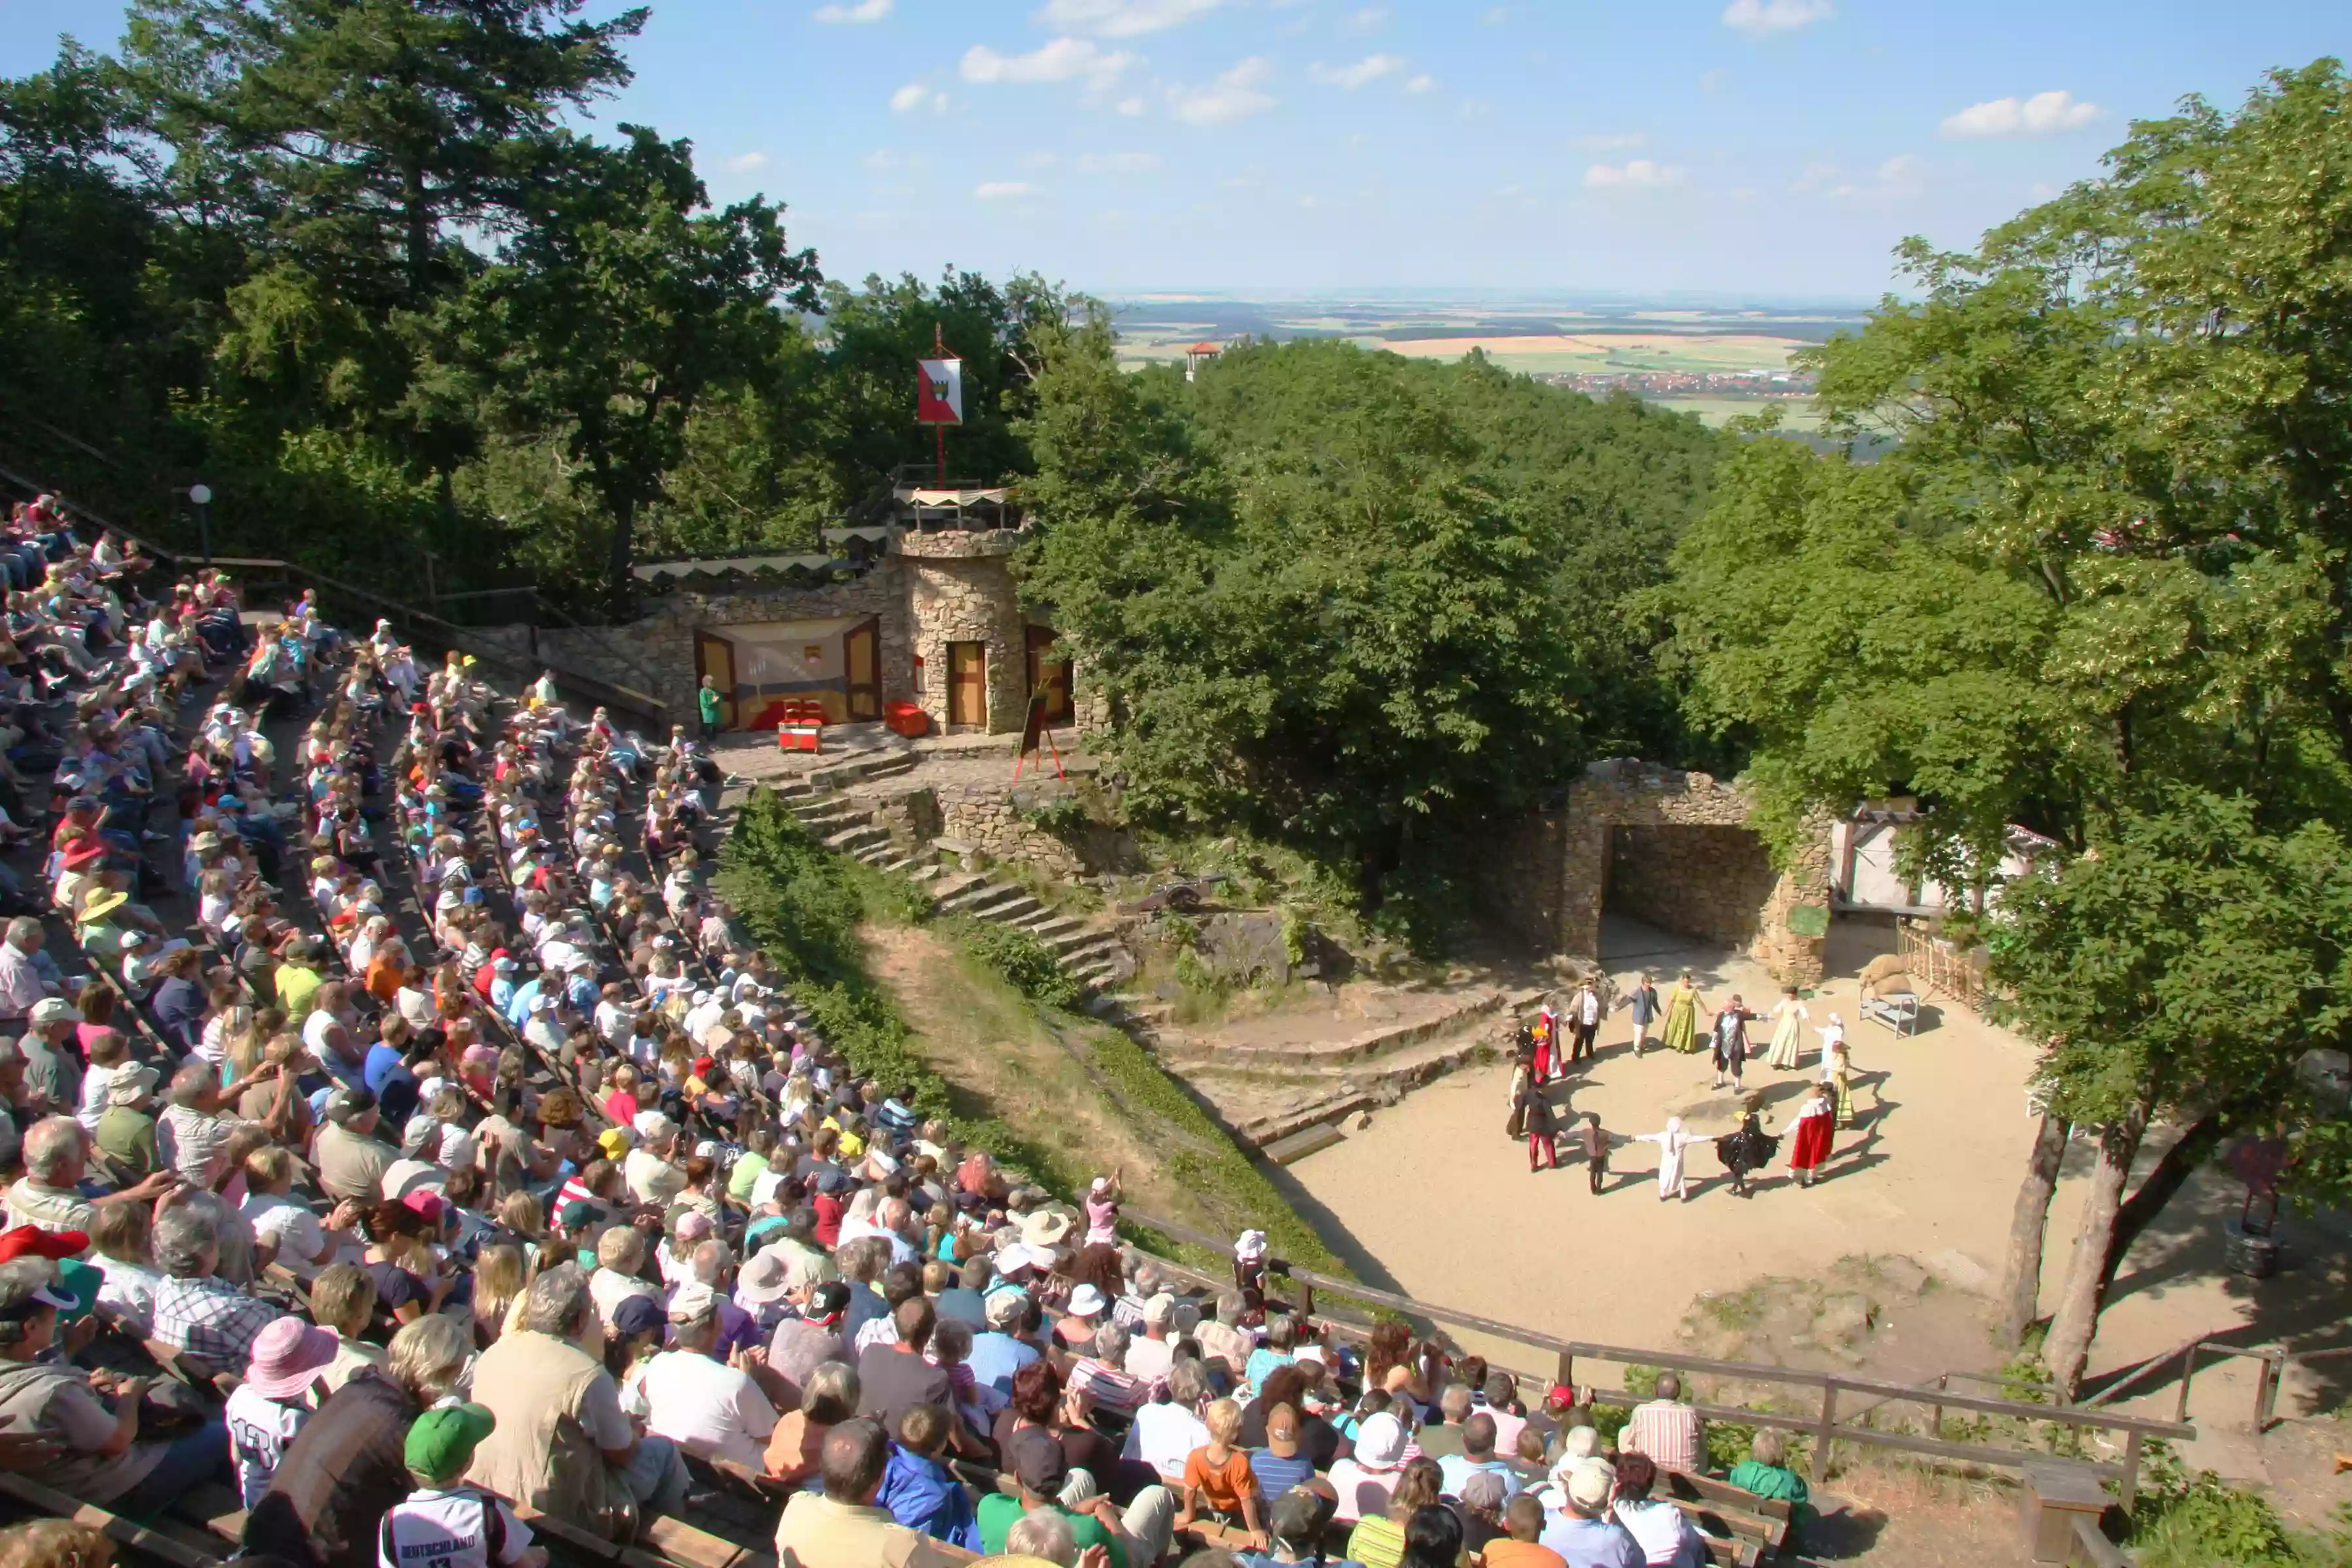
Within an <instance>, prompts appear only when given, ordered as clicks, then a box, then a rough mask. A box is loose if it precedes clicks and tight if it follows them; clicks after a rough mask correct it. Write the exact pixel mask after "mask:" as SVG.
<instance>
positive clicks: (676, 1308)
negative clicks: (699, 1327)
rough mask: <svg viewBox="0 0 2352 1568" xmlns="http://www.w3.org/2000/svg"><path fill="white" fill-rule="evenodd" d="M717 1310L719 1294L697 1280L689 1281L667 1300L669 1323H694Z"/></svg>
mask: <svg viewBox="0 0 2352 1568" xmlns="http://www.w3.org/2000/svg"><path fill="white" fill-rule="evenodd" d="M717 1310H719V1293H718V1292H717V1291H715V1290H713V1289H711V1288H710V1287H709V1286H708V1285H705V1284H704V1283H703V1282H702V1281H701V1280H699V1279H689V1280H688V1281H687V1282H686V1283H685V1284H683V1285H681V1286H679V1287H678V1288H677V1290H675V1291H673V1292H672V1293H671V1295H670V1299H669V1321H671V1322H673V1323H696V1322H700V1321H702V1320H703V1319H705V1318H707V1317H709V1316H710V1314H711V1313H713V1312H715V1311H717Z"/></svg>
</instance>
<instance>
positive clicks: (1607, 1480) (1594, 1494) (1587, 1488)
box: [1568, 1457, 1617, 1508]
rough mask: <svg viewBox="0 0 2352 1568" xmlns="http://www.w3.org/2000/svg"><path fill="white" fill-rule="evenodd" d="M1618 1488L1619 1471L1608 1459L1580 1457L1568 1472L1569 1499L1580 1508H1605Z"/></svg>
mask: <svg viewBox="0 0 2352 1568" xmlns="http://www.w3.org/2000/svg"><path fill="white" fill-rule="evenodd" d="M1616 1489H1617V1471H1616V1468H1615V1467H1613V1466H1612V1465H1611V1464H1610V1463H1609V1461H1608V1460H1606V1459H1603V1458H1597V1457H1596V1458H1588V1459H1580V1460H1578V1461H1577V1465H1576V1468H1574V1469H1573V1470H1570V1472H1569V1473H1568V1500H1569V1501H1570V1502H1572V1503H1574V1504H1575V1505H1576V1506H1577V1507H1579V1508H1603V1507H1606V1506H1607V1505H1608V1502H1609V1495H1610V1493H1612V1492H1613V1491H1614V1490H1616Z"/></svg>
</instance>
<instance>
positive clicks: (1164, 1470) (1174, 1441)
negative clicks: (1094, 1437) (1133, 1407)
mask: <svg viewBox="0 0 2352 1568" xmlns="http://www.w3.org/2000/svg"><path fill="white" fill-rule="evenodd" d="M1208 1402H1209V1380H1208V1378H1207V1377H1206V1376H1205V1375H1203V1374H1202V1371H1201V1363H1199V1362H1197V1361H1193V1360H1191V1359H1190V1358H1187V1359H1186V1360H1183V1361H1180V1362H1177V1363H1175V1364H1174V1365H1172V1366H1171V1367H1170V1368H1169V1369H1168V1387H1167V1395H1166V1397H1165V1398H1162V1399H1155V1400H1153V1401H1152V1402H1151V1403H1150V1404H1149V1405H1143V1406H1142V1407H1141V1408H1139V1409H1138V1410H1137V1411H1136V1413H1135V1425H1134V1426H1129V1428H1128V1429H1127V1448H1126V1451H1125V1453H1124V1456H1123V1457H1124V1458H1129V1459H1140V1460H1142V1461H1143V1462H1144V1463H1145V1464H1147V1465H1150V1467H1151V1468H1153V1469H1155V1470H1158V1471H1159V1472H1160V1479H1163V1480H1165V1481H1168V1482H1169V1483H1170V1484H1171V1485H1175V1486H1181V1485H1182V1484H1183V1481H1184V1461H1185V1460H1186V1459H1188V1458H1191V1457H1192V1450H1193V1449H1195V1448H1198V1447H1202V1445H1204V1444H1206V1443H1207V1442H1208V1440H1209V1427H1208V1424H1207V1423H1206V1422H1204V1421H1202V1419H1201V1408H1202V1405H1206V1404H1207V1403H1208Z"/></svg>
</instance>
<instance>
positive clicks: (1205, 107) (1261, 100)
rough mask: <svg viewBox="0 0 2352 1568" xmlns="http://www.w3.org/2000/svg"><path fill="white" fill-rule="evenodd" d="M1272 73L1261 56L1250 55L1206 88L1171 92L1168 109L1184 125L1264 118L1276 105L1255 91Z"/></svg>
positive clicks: (1269, 65)
mask: <svg viewBox="0 0 2352 1568" xmlns="http://www.w3.org/2000/svg"><path fill="white" fill-rule="evenodd" d="M1273 72H1274V67H1273V66H1272V65H1271V64H1270V63H1269V62H1268V61H1267V59H1266V58H1265V56H1264V55H1252V56H1250V57H1249V58H1247V59H1244V60H1243V61H1241V62H1240V63H1239V64H1237V65H1235V66H1234V68H1233V69H1231V70H1229V71H1226V72H1225V73H1224V74H1223V75H1222V76H1220V77H1218V78H1217V79H1216V81H1215V82H1214V83H1213V84H1212V85H1210V86H1208V87H1202V88H1187V87H1172V88H1170V89H1168V106H1169V108H1170V109H1171V110H1172V111H1173V112H1174V113H1175V116H1176V118H1177V119H1179V120H1181V121H1183V122H1184V123H1185V124H1187V125H1231V124H1233V123H1234V121H1237V120H1247V119H1248V118H1249V117H1250V116H1251V115H1253V114H1263V113H1265V111H1266V110H1269V109H1272V108H1273V107H1274V106H1275V104H1276V102H1277V101H1279V100H1276V98H1275V96H1274V95H1273V94H1272V93H1270V92H1261V91H1259V90H1258V84H1259V83H1261V82H1263V81H1264V80H1265V79H1266V78H1267V77H1268V76H1270V75H1272V74H1273Z"/></svg>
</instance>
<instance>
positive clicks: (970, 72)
mask: <svg viewBox="0 0 2352 1568" xmlns="http://www.w3.org/2000/svg"><path fill="white" fill-rule="evenodd" d="M592 5H593V7H594V9H595V10H596V11H597V12H598V13H600V14H602V13H609V12H610V11H612V10H614V9H617V8H618V7H617V6H616V5H613V4H612V3H611V0H592ZM118 16H119V12H118V11H117V10H116V9H115V7H114V6H113V5H109V4H105V3H103V0H7V4H6V5H5V6H0V70H5V72H7V73H9V74H16V73H18V72H21V71H24V70H27V69H32V68H37V67H39V66H40V65H42V64H45V63H46V62H47V58H48V57H49V55H50V53H51V50H52V47H53V44H54V39H55V37H56V36H57V34H58V33H59V32H61V31H66V30H71V31H73V32H75V33H76V34H77V35H78V36H79V37H81V38H82V39H83V41H84V42H87V43H90V44H94V45H100V46H110V44H111V42H112V40H113V37H114V36H115V34H116V32H117V31H118V25H117V17H118ZM2347 22H2352V13H2347V9H2346V7H2345V6H2344V5H2342V4H2341V3H2340V0H2335V3H2329V4H2319V3H2308V4H2295V3H2288V0H2237V3H2235V4H2232V5H2229V6H2228V7H2226V8H2221V7H2217V6H2216V5H2213V4H2211V3H2210V0H2206V3H2203V4H2187V3H2182V0H2129V3H2126V0H2054V3H2053V0H2040V3H2037V4H2025V3H2021V0H1972V3H1970V4H1967V5H1959V4H1945V3H1941V0H1728V3H1727V0H1648V3H1645V4H1630V3H1625V0H1617V3H1614V4H1601V3H1588V0H1516V3H1510V4H1503V5H1487V4H1485V3H1483V0H1460V3H1439V0H1387V3H1381V0H830V3H824V4H820V3H819V0H653V16H652V19H651V20H650V22H649V23H648V24H647V26H646V32H645V35H644V37H642V38H641V39H640V40H639V41H638V43H637V45H636V46H635V49H634V50H633V52H632V58H633V60H634V62H635V67H636V71H637V79H636V82H635V85H634V86H633V87H632V88H630V89H628V91H627V92H626V93H625V94H624V95H623V96H622V97H621V98H620V99H619V100H617V101H615V102H613V103H611V104H608V105H606V106H604V108H603V109H602V110H600V111H599V116H598V117H599V119H600V120H603V121H607V122H610V121H619V120H633V121H643V122H646V123H650V124H653V125H655V126H656V127H658V128H659V129H660V130H661V131H663V132H665V133H666V134H669V135H673V136H680V135H682V136H688V137H691V138H692V139H693V141H694V142H695V144H696V147H697V149H698V159H699V162H700V163H701V166H702V168H703V171H704V173H705V175H706V177H707V179H708V180H709V184H710V187H711V191H712V194H713V195H714V196H715V197H717V198H718V199H720V200H727V199H732V198H735V197H739V196H742V195H750V194H751V193H753V192H761V193H764V194H765V195H768V196H770V197H771V198H773V199H776V200H781V201H783V202H786V203H788V204H789V205H790V207H791V212H790V214H789V216H788V218H787V222H788V225H789V226H790V229H791V232H792V234H793V238H794V239H795V241H796V242H798V243H801V244H807V245H814V247H816V248H817V250H818V252H819V255H820V258H821V259H822V261H823V263H824V268H825V270H826V272H827V273H828V274H829V275H831V276H835V277H841V278H848V279H856V278H858V277H862V276H863V275H865V274H866V273H868V272H872V271H882V272H893V273H895V272H898V271H913V272H916V273H919V274H921V275H924V276H931V275H935V274H936V273H937V272H938V270H939V268H940V267H941V266H942V265H945V264H947V263H950V262H952V263H954V264H956V265H959V266H962V267H968V268H976V269H979V270H982V271H986V272H990V273H992V274H1003V273H1005V272H1009V271H1012V270H1014V269H1024V268H1026V269H1034V270H1036V271H1040V272H1043V273H1045V274H1046V275H1048V276H1049V277H1053V278H1056V279H1062V280H1065V281H1066V282H1069V283H1071V284H1073V285H1076V286H1078V287H1082V288H1087V289H1094V290H1097V291H1138V290H1147V289H1235V290H1250V289H1266V290H1311V289H1368V288H1380V287H1394V288H1407V289H1410V288H1417V287H1419V288H1440V287H1443V288H1463V289H1495V290H1544V291H1553V290H1557V291H1562V292H1574V291H1578V290H1591V291H1595V292H1614V293H1622V294H1631V295H1634V296H1640V297H1656V296H1660V295H1664V294H1666V293H1670V292H1677V291H1687V292H1696V293H1704V294H1710V295H1717V296H1730V297H1738V298H1744V299H1749V300H1779V299H1804V300H1836V299H1868V298H1871V297H1874V296H1875V295H1876V294H1877V293H1878V292H1879V291H1880V290H1881V289H1885V288H1886V287H1887V286H1888V285H1889V283H1890V281H1891V279H1890V274H1889V269H1888V263H1887V257H1888V252H1889V250H1890V248H1891V247H1893V246H1894V244H1895V242H1896V241H1897V240H1899V239H1900V238H1902V237H1904V236H1905V235H1907V234H1913V233H1920V234H1925V235H1927V237H1930V238H1931V239H1933V240H1935V241H1937V243H1940V244H1947V245H1956V246H1957V245H1963V244H1966V243H1968V242H1969V241H1970V240H1972V239H1973V238H1974V237H1975V236H1976V235H1977V234H1978V233H1979V232H1980V231H1981V230H1982V229H1983V228H1985V227H1986V226H1989V225H1990V224H1992V223H1995V222H1998V221H1999V220H2000V219H2001V218H2004V217H2006V216H2009V215H2011V213H2013V212H2015V211H2016V210H2017V209H2019V208H2020V207H2021V206H2024V205H2029V204H2031V203H2032V202H2033V201H2034V200H2036V199H2038V198H2039V197H2040V196H2042V195H2047V194H2049V193H2050V192H2051V191H2053V190H2054V189H2056V188H2058V187H2060V186H2062V185H2063V184H2065V183H2066V182H2068V181H2071V180H2074V179H2077V178H2080V177H2082V176H2084V175H2086V174H2092V173H2094V172H2095V169H2096V167H2097V160H2098V156H2099V153H2101V152H2102V151H2103V150H2104V149H2105V148H2106V147H2108V146H2109V145H2111V144H2112V143H2113V142H2116V140H2118V139H2119V138H2120V136H2121V134H2122V133H2123V131H2124V129H2125V127H2126V124H2127V122H2128V121H2130V120H2131V119H2133V118H2135V117H2144V116H2149V115H2155V114H2161V113H2163V112H2166V111H2167V110H2168V108H2169V106H2170V105H2171V104H2172V102H2173V101H2174V100H2176V99H2178V98H2179V96H2180V95H2182V94H2184V93H2188V92H2192V91H2199V92H2204V93H2207V94H2208V95H2210V96H2212V97H2214V98H2216V99H2217V100H2221V101H2223V102H2234V101H2235V100H2238V99H2239V98H2240V97H2242V94H2243V93H2244V92H2245V90H2246V89H2248V88H2249V87H2250V86H2251V85H2252V83H2253V82H2254V81H2255V80H2256V79H2258V78H2259V76H2260V75H2261V73H2262V72H2263V70H2264V69H2265V68H2270V67H2272V66H2278V65H2300V64H2303V63H2305V62H2307V61H2309V60H2311V59H2312V58H2315V57H2317V56H2319V55H2322V54H2326V53H2329V52H2341V51H2342V50H2343V49H2344V48H2345V47H2347V45H2352V26H2347Z"/></svg>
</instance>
